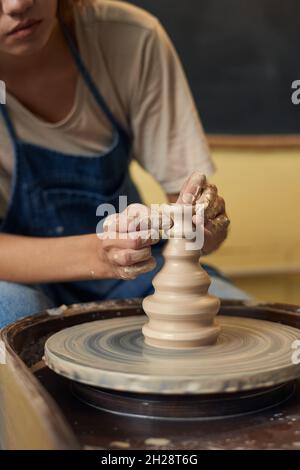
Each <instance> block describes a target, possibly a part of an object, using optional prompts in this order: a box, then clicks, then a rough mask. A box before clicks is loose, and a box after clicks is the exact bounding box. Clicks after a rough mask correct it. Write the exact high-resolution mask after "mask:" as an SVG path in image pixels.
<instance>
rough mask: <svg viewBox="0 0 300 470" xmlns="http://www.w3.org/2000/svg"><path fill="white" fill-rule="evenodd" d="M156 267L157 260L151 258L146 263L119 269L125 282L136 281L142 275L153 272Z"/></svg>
mask: <svg viewBox="0 0 300 470" xmlns="http://www.w3.org/2000/svg"><path fill="white" fill-rule="evenodd" d="M155 267H156V260H155V258H153V257H151V258H150V259H149V260H148V261H146V262H145V263H139V264H135V265H133V266H126V267H121V268H118V274H119V276H120V277H121V278H122V279H124V280H130V279H136V278H137V277H138V276H140V275H141V274H144V273H148V272H150V271H152V270H153V269H154V268H155Z"/></svg>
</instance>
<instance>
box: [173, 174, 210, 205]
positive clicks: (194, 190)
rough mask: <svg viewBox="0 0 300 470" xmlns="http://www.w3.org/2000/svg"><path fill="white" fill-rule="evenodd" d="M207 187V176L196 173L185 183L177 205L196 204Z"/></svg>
mask: <svg viewBox="0 0 300 470" xmlns="http://www.w3.org/2000/svg"><path fill="white" fill-rule="evenodd" d="M206 185H207V181H206V176H205V175H204V174H203V173H202V172H201V171H194V173H192V175H191V176H190V177H189V178H188V179H187V181H186V182H185V183H184V185H183V187H182V189H181V191H180V194H179V197H178V199H177V204H194V203H195V202H196V201H197V199H199V197H200V195H201V194H202V192H203V190H204V188H205V187H206Z"/></svg>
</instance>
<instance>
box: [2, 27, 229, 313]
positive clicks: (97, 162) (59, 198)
mask: <svg viewBox="0 0 300 470" xmlns="http://www.w3.org/2000/svg"><path fill="white" fill-rule="evenodd" d="M61 25H62V30H63V33H64V35H65V38H66V41H67V43H68V45H69V47H70V50H71V52H72V55H73V58H74V60H75V63H76V64H77V67H78V69H79V72H80V74H81V76H82V77H83V79H84V81H85V83H86V85H87V87H88V89H89V91H90V93H92V95H93V97H94V99H95V100H96V103H97V104H98V106H99V107H100V109H101V110H102V111H103V113H104V114H105V116H106V117H107V119H108V121H109V122H110V123H111V125H112V128H113V143H112V145H111V147H110V148H109V149H108V150H107V151H106V152H104V153H102V154H99V155H98V156H95V157H90V156H88V157H87V156H78V155H70V154H64V153H61V152H56V151H54V150H50V149H48V148H46V147H41V146H37V145H32V144H30V143H26V142H23V141H21V140H20V139H19V138H18V136H17V134H16V131H15V128H14V125H13V123H12V120H11V119H10V116H9V113H8V111H7V109H6V107H5V106H4V105H0V110H1V113H2V116H3V118H4V122H5V124H6V127H7V130H8V133H9V136H10V139H11V141H12V144H13V148H14V156H15V168H14V176H13V182H12V191H11V198H10V202H9V207H8V211H7V214H6V216H5V219H4V221H3V223H2V225H1V227H0V231H2V232H5V233H10V234H16V235H25V236H32V237H61V236H72V235H84V234H92V233H95V231H96V226H97V224H98V223H99V221H100V220H101V219H100V218H97V217H96V210H97V207H98V206H99V205H100V204H103V203H110V204H112V205H113V206H114V207H115V208H116V209H118V203H119V196H122V195H126V196H127V201H128V204H132V203H137V202H142V200H141V196H140V194H139V192H138V190H137V188H136V186H135V185H134V183H133V181H132V179H131V176H130V173H129V164H130V157H129V156H130V144H131V142H130V138H129V136H128V135H127V133H126V132H125V131H124V129H123V128H122V127H121V126H120V124H119V123H118V122H117V120H116V119H115V118H114V116H113V115H112V113H111V111H110V109H109V107H108V106H107V104H106V102H105V100H104V99H103V97H102V95H101V94H100V92H99V90H98V89H97V87H96V85H95V83H94V82H93V80H92V78H91V76H90V74H89V72H88V70H87V68H86V66H85V65H84V63H83V61H82V59H81V57H80V54H79V52H78V50H77V48H76V46H75V44H74V42H73V40H72V38H71V36H70V35H69V33H68V31H67V28H66V27H65V25H64V24H63V23H61ZM162 246H163V242H160V243H159V244H157V245H156V246H154V247H153V249H152V252H153V256H154V257H155V259H156V261H157V266H156V269H155V270H153V271H152V272H150V273H146V274H142V275H141V276H139V277H138V278H137V279H135V280H132V281H123V280H115V279H113V280H110V279H109V280H101V281H82V282H68V283H53V284H43V285H41V286H40V287H41V289H42V290H43V291H44V292H45V293H46V294H47V295H48V296H49V297H50V298H51V299H52V300H53V301H54V302H55V303H56V304H57V305H59V304H62V303H64V304H72V303H77V302H89V301H93V300H100V299H101V300H108V299H122V298H134V297H144V296H146V295H149V294H150V293H152V292H153V287H152V278H153V276H154V275H155V274H156V273H157V272H158V271H159V270H160V269H161V267H162V265H163V257H162V255H161V250H162ZM95 256H96V254H95ZM204 268H205V269H206V270H208V271H209V274H211V275H213V276H217V277H222V275H220V273H218V272H217V271H216V270H214V269H213V268H211V267H209V266H204Z"/></svg>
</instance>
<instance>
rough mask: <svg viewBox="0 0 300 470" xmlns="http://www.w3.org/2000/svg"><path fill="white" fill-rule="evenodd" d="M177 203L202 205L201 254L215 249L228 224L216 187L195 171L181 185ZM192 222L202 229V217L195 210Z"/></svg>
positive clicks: (223, 238)
mask: <svg viewBox="0 0 300 470" xmlns="http://www.w3.org/2000/svg"><path fill="white" fill-rule="evenodd" d="M177 204H194V205H195V206H196V205H197V204H203V205H204V245H203V248H202V250H201V254H202V255H208V254H209V253H212V252H213V251H215V250H217V249H218V248H219V246H220V245H221V244H222V243H223V241H224V240H225V239H226V237H227V234H228V226H229V224H230V220H229V218H228V217H227V214H226V208H225V201H224V199H223V198H222V197H221V196H219V194H218V189H217V187H216V186H215V185H213V184H208V182H207V180H206V176H205V175H203V174H202V173H200V172H199V171H195V172H194V173H192V175H191V176H190V177H189V178H188V180H187V181H186V182H185V184H184V185H183V187H182V189H181V192H180V195H179V197H178V200H177ZM193 223H194V224H195V225H196V227H197V226H199V229H200V228H201V229H203V220H202V217H201V216H200V214H197V212H196V214H195V215H194V216H193Z"/></svg>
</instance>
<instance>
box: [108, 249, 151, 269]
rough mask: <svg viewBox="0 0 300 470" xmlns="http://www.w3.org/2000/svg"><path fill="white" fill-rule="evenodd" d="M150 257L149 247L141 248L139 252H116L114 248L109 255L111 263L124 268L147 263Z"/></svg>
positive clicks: (128, 250) (129, 250)
mask: <svg viewBox="0 0 300 470" xmlns="http://www.w3.org/2000/svg"><path fill="white" fill-rule="evenodd" d="M151 256H152V255H151V248H150V247H146V248H141V249H140V250H132V249H127V250H118V249H116V248H114V249H113V250H112V251H111V252H110V253H109V258H110V259H111V261H112V263H114V264H116V265H119V266H124V267H125V266H132V265H135V264H139V263H142V262H145V261H148V260H149V259H150V258H151Z"/></svg>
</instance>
